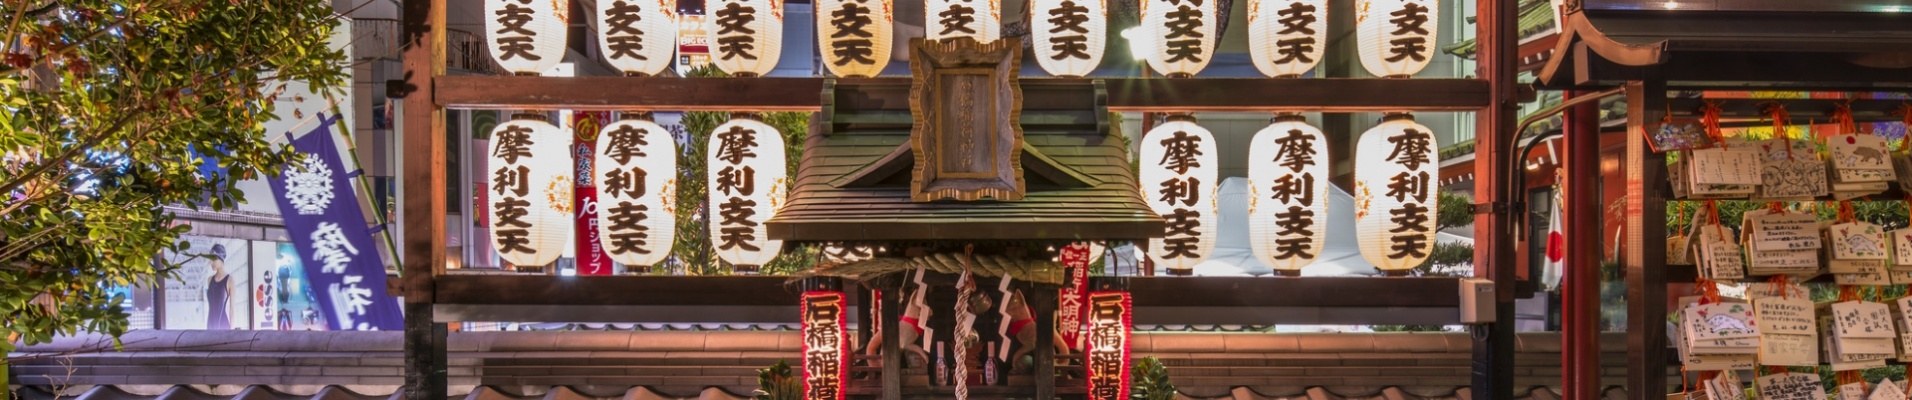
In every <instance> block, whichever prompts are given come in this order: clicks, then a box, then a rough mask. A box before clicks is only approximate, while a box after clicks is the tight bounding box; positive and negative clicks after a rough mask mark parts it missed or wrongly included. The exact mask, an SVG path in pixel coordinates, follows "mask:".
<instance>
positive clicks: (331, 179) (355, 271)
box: [271, 116, 404, 330]
mask: <svg viewBox="0 0 1912 400" xmlns="http://www.w3.org/2000/svg"><path fill="white" fill-rule="evenodd" d="M319 121H320V122H319V126H318V128H315V129H313V130H312V132H308V133H306V134H305V135H304V136H301V137H299V138H297V139H293V140H292V143H291V146H292V149H293V150H294V151H297V152H300V153H304V154H305V157H303V159H302V160H300V161H299V162H297V163H294V164H293V165H290V166H287V167H286V169H285V171H284V173H282V174H280V175H279V176H276V177H272V178H271V183H272V195H273V198H274V199H275V200H277V201H278V202H279V214H280V215H283V216H284V217H285V229H286V233H287V235H288V236H291V238H292V243H293V245H294V246H295V247H297V248H298V253H299V258H300V264H302V265H303V266H304V270H305V276H306V278H307V279H308V280H309V282H310V285H309V287H310V288H311V291H312V292H314V293H313V294H315V295H316V296H312V297H314V299H315V300H317V303H318V304H319V309H320V310H322V311H323V312H324V313H325V320H326V325H327V326H328V328H329V329H330V330H401V329H404V325H403V324H404V316H403V315H401V314H400V311H399V307H398V299H396V298H393V297H392V296H391V295H388V294H386V293H385V264H384V262H382V261H381V260H380V259H379V253H378V247H376V246H377V242H376V241H375V240H373V237H372V231H371V229H370V228H369V227H368V226H367V225H366V222H365V221H366V219H365V211H364V210H363V209H361V208H359V202H358V197H357V195H355V194H354V193H353V190H352V180H351V179H352V176H354V175H356V174H354V173H353V170H349V169H346V166H345V162H344V160H343V159H342V158H341V157H340V155H339V152H338V149H337V147H336V146H335V145H333V143H332V124H334V123H337V122H338V119H337V117H336V116H334V117H332V118H326V117H324V116H320V118H319Z"/></svg>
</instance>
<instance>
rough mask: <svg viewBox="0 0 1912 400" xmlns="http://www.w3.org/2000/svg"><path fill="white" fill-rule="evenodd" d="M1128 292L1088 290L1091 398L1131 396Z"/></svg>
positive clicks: (1117, 399)
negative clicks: (1089, 291)
mask: <svg viewBox="0 0 1912 400" xmlns="http://www.w3.org/2000/svg"><path fill="white" fill-rule="evenodd" d="M1129 307H1130V303H1129V294H1128V292H1095V293H1090V294H1089V316H1088V317H1089V344H1088V354H1087V355H1088V365H1087V367H1088V371H1089V396H1088V397H1089V399H1090V400H1128V398H1129V326H1130V325H1129V322H1130V320H1129V318H1130V316H1129Z"/></svg>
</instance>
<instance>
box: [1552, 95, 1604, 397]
mask: <svg viewBox="0 0 1912 400" xmlns="http://www.w3.org/2000/svg"><path fill="white" fill-rule="evenodd" d="M1587 94H1589V92H1586V91H1575V92H1570V93H1568V96H1569V98H1571V97H1574V96H1585V95H1587ZM1565 126H1566V129H1567V132H1566V135H1565V136H1564V137H1563V138H1562V139H1561V141H1562V142H1565V144H1566V146H1565V147H1566V153H1567V157H1566V173H1564V174H1561V176H1562V179H1564V180H1565V181H1566V182H1564V184H1563V185H1561V186H1562V187H1564V188H1565V193H1564V196H1561V200H1562V203H1563V204H1561V207H1560V209H1561V210H1563V212H1565V213H1566V215H1565V216H1564V217H1565V220H1563V221H1561V225H1562V226H1561V228H1562V231H1563V232H1564V233H1565V235H1566V237H1568V238H1572V240H1567V241H1566V243H1565V244H1566V252H1567V254H1566V256H1567V257H1566V258H1567V259H1566V271H1564V272H1565V274H1564V275H1565V276H1563V277H1562V280H1563V282H1562V285H1561V287H1562V288H1564V290H1562V292H1563V297H1564V298H1565V300H1566V306H1565V307H1562V311H1564V312H1565V314H1566V318H1564V319H1562V321H1561V322H1562V324H1563V329H1562V330H1561V335H1560V336H1561V339H1562V340H1564V341H1565V343H1564V345H1563V346H1561V347H1560V348H1561V351H1562V352H1563V353H1565V357H1564V359H1563V360H1561V361H1562V362H1563V363H1562V364H1561V365H1562V366H1564V367H1565V368H1562V369H1561V372H1562V373H1561V382H1562V384H1563V385H1564V386H1565V389H1566V398H1569V399H1594V398H1599V395H1600V392H1599V391H1600V336H1599V335H1600V310H1599V308H1598V305H1599V303H1600V251H1601V247H1603V246H1601V243H1603V242H1604V241H1602V240H1601V236H1602V235H1601V233H1600V227H1601V222H1600V221H1601V214H1602V211H1601V210H1604V209H1605V208H1604V207H1601V206H1600V192H1599V187H1600V179H1601V175H1600V105H1599V103H1598V102H1593V103H1589V104H1581V105H1579V106H1576V107H1574V108H1573V110H1572V111H1571V112H1569V113H1568V114H1567V123H1566V124H1565ZM1565 210H1572V211H1565Z"/></svg>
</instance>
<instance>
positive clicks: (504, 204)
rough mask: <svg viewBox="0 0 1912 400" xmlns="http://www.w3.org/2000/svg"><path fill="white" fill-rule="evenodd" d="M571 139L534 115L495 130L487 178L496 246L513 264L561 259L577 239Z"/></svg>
mask: <svg viewBox="0 0 1912 400" xmlns="http://www.w3.org/2000/svg"><path fill="white" fill-rule="evenodd" d="M570 147H571V136H570V135H566V134H564V131H562V130H560V129H558V127H557V126H553V125H551V123H549V122H545V121H544V120H542V119H537V118H535V117H531V116H523V115H521V116H519V117H517V118H515V119H512V120H511V121H510V122H506V123H503V124H499V125H498V127H497V128H494V129H492V131H491V154H490V155H489V156H488V157H489V159H488V163H487V164H485V165H486V166H487V167H489V168H490V171H488V173H487V174H486V176H487V177H488V178H489V179H490V184H489V185H488V187H487V188H486V190H490V191H491V193H488V194H486V195H487V197H489V199H487V200H489V201H488V202H487V203H486V204H485V207H486V208H485V212H486V214H487V215H488V216H490V217H491V218H490V219H491V221H490V222H491V247H492V248H493V249H496V251H497V252H498V257H499V258H503V259H504V260H505V261H507V262H510V263H511V264H512V265H517V266H526V267H539V266H544V265H547V264H550V263H551V262H552V261H557V259H558V255H560V254H562V253H563V252H564V248H565V246H564V245H565V242H566V241H569V240H570V239H571V228H572V226H571V225H572V224H573V223H574V221H572V219H571V212H572V207H573V204H572V198H571V190H572V189H573V183H572V182H571V152H570Z"/></svg>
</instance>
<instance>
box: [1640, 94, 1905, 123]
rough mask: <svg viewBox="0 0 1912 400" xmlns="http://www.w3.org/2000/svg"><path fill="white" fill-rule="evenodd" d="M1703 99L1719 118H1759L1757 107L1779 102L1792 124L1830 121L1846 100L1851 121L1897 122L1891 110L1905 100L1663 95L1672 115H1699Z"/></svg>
mask: <svg viewBox="0 0 1912 400" xmlns="http://www.w3.org/2000/svg"><path fill="white" fill-rule="evenodd" d="M1707 102H1714V103H1717V104H1719V107H1720V118H1723V119H1732V118H1762V117H1764V115H1762V114H1761V113H1760V111H1761V110H1763V109H1765V108H1766V106H1767V105H1768V104H1779V105H1781V106H1785V107H1786V112H1787V114H1789V115H1791V116H1792V119H1793V123H1794V124H1805V123H1807V122H1809V120H1816V121H1818V122H1820V123H1827V124H1830V123H1832V121H1831V116H1832V111H1833V110H1834V109H1835V108H1836V107H1837V106H1838V105H1839V104H1849V105H1850V106H1851V107H1852V118H1853V120H1854V121H1855V122H1899V121H1900V118H1901V117H1900V116H1898V115H1894V114H1893V113H1895V112H1897V111H1898V110H1899V106H1900V105H1902V104H1905V100H1899V99H1854V100H1844V99H1700V98H1677V99H1667V109H1671V110H1672V111H1673V118H1699V116H1700V113H1701V111H1700V110H1701V109H1702V108H1704V107H1705V106H1706V103H1707ZM1758 124H1763V125H1754V126H1772V123H1771V122H1761V123H1758Z"/></svg>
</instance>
